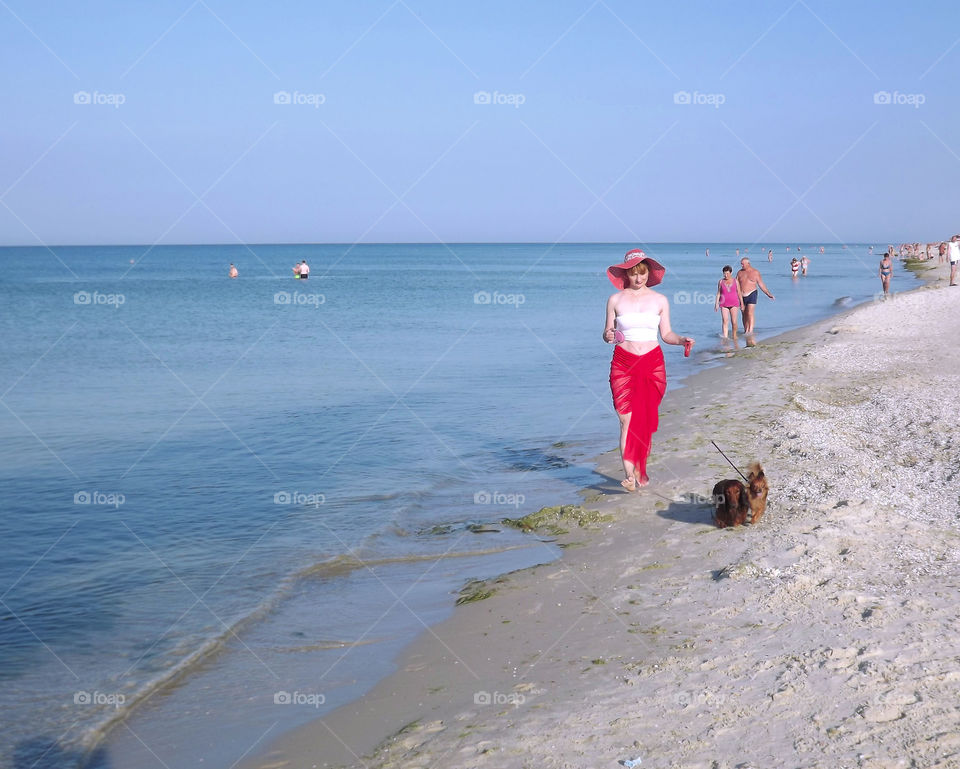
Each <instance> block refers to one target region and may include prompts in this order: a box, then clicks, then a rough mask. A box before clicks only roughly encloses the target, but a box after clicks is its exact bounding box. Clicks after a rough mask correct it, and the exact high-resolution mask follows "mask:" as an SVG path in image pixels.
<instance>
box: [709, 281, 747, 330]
mask: <svg viewBox="0 0 960 769" xmlns="http://www.w3.org/2000/svg"><path fill="white" fill-rule="evenodd" d="M718 310H719V311H720V327H721V329H722V330H723V338H724V339H726V338H727V329H728V327H729V326H730V325H731V321H733V323H732V325H733V338H734V339H736V338H737V324H738V323H739V320H738V318H737V313H736V312H734V310H740V312H743V294H741V293H740V284H739V283H738V282H737V281H735V280H734V279H733V267H731V266H730V265H729V264H727V265H725V266H724V268H723V277H722V278H721V279H720V280H718V281H717V296H716V299H714V301H713V311H714V312H717V311H718Z"/></svg>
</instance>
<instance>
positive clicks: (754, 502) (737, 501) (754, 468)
mask: <svg viewBox="0 0 960 769" xmlns="http://www.w3.org/2000/svg"><path fill="white" fill-rule="evenodd" d="M747 481H748V482H749V488H748V487H747V486H744V485H743V484H742V483H740V481H736V480H729V479H728V480H725V481H720V482H719V483H718V484H717V485H716V486H714V487H713V501H714V504H715V505H716V510H714V513H713V522H714V523H715V524H716V525H717V527H718V528H721V529H725V528H726V527H727V526H742V525H743V524H745V523H751V524H755V523H758V522H759V521H760V518H762V517H763V514H764V512H765V511H766V509H767V494H768V493H769V491H770V487H769V486H768V484H767V477H766V475H764V473H763V467H761V466H760V463H759V462H754V463H753V464H752V465H750V473H749V475H748V476H747Z"/></svg>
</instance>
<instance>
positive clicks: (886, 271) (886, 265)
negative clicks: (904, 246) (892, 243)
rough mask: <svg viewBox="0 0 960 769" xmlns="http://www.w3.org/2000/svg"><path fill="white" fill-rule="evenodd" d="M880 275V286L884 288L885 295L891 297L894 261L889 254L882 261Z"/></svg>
mask: <svg viewBox="0 0 960 769" xmlns="http://www.w3.org/2000/svg"><path fill="white" fill-rule="evenodd" d="M878 274H879V276H880V285H881V286H883V295H884V297H887V296H889V295H890V278H892V277H893V261H891V259H890V254H889V253H887V254H884V255H883V259H881V260H880V269H879V271H878Z"/></svg>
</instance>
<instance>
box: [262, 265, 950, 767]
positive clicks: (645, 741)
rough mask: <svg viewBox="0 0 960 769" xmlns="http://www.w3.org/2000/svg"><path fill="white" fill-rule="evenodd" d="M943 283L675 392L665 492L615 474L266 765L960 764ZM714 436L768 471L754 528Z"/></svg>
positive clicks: (667, 406) (668, 419)
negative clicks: (573, 514)
mask: <svg viewBox="0 0 960 769" xmlns="http://www.w3.org/2000/svg"><path fill="white" fill-rule="evenodd" d="M942 272H943V270H942V268H940V269H939V270H938V273H942ZM935 285H936V287H935V288H932V289H923V290H919V291H916V292H913V293H910V294H905V295H902V296H896V297H894V298H892V299H890V300H888V301H884V302H877V303H874V304H871V305H867V306H864V307H861V308H858V309H856V310H854V311H852V312H851V313H848V314H847V315H846V316H844V317H843V318H841V319H839V320H837V319H834V320H832V321H825V322H822V323H820V324H817V325H815V326H812V327H810V328H809V329H805V330H803V331H801V332H795V333H793V334H790V335H786V337H784V338H782V339H781V340H779V341H778V342H776V343H774V344H769V345H764V346H760V347H757V348H755V349H753V350H751V351H749V352H746V353H741V354H739V355H738V356H737V357H736V359H734V360H733V361H732V363H731V364H730V365H728V366H726V367H724V368H723V369H720V370H716V371H708V372H705V373H703V374H701V375H698V376H697V377H695V378H694V379H693V380H692V382H691V384H690V386H689V387H687V388H684V389H683V390H681V391H677V392H676V393H671V394H670V395H669V396H668V398H667V400H666V401H665V402H664V417H663V419H662V424H661V431H660V433H658V436H657V438H656V439H655V444H654V460H655V461H654V462H653V464H652V466H651V468H650V474H651V477H652V478H654V480H655V483H654V485H653V486H652V487H650V488H649V489H648V490H646V491H644V492H642V493H638V494H632V495H627V494H623V493H620V491H619V486H618V480H619V478H620V476H621V473H620V472H619V471H618V469H617V468H618V464H619V463H618V461H617V458H616V457H615V456H613V455H607V456H606V457H604V459H603V461H602V462H601V465H600V470H601V472H603V473H604V474H606V475H608V476H609V480H608V481H607V482H605V483H604V488H605V489H606V490H607V493H606V494H605V495H603V496H602V497H601V498H600V499H599V500H593V501H588V504H586V506H587V507H588V508H591V509H599V510H601V511H603V512H611V513H614V514H615V515H616V520H615V521H614V522H613V523H609V524H603V525H602V526H601V527H599V528H598V530H597V531H594V532H589V533H588V532H583V531H574V532H571V534H570V535H568V536H567V537H565V539H566V540H567V541H568V542H573V543H577V544H579V545H580V546H577V547H571V548H570V549H568V550H567V551H566V552H565V554H564V557H563V558H562V559H561V561H559V562H555V563H552V564H549V565H547V566H542V567H537V568H535V569H531V570H527V571H524V572H518V573H517V574H513V575H508V576H507V577H505V578H502V580H501V581H499V582H497V583H495V585H494V586H495V587H496V588H497V592H496V593H495V594H494V595H493V596H492V597H491V598H488V599H486V600H484V601H481V602H478V603H474V604H469V605H466V606H464V607H461V608H460V609H458V611H457V612H456V614H455V616H454V617H453V618H452V619H451V620H449V621H448V622H446V623H444V624H442V625H440V626H438V627H436V628H433V629H432V631H431V633H430V634H429V635H428V636H426V637H425V639H424V640H422V641H420V642H418V643H417V644H415V645H414V648H413V649H412V650H411V651H410V652H409V653H408V654H407V655H406V657H405V658H404V660H403V669H402V670H401V671H400V672H399V673H398V674H397V675H395V676H392V677H391V678H389V679H387V680H386V681H384V682H382V683H381V684H380V685H379V686H378V687H377V688H376V689H375V690H374V691H373V692H372V693H371V694H370V695H369V696H368V697H365V698H364V699H363V700H362V701H361V702H359V703H356V704H355V705H351V706H348V707H345V708H342V709H340V710H339V711H336V712H335V713H333V714H331V715H330V716H329V717H328V718H326V719H324V720H323V721H322V722H319V723H315V724H311V725H310V726H309V727H308V728H305V729H303V730H301V731H300V732H299V733H297V734H295V735H292V736H290V737H288V738H285V739H284V740H282V741H281V742H280V743H279V744H278V745H277V746H275V749H274V750H273V751H272V752H271V754H270V756H269V757H268V758H267V759H265V760H262V761H260V762H258V763H257V765H258V766H271V767H288V766H289V767H298V769H300V768H310V767H314V766H339V765H355V766H368V767H403V768H404V769H413V768H414V767H437V768H438V769H440V768H446V767H463V768H464V769H467V768H470V767H495V768H497V769H501V768H504V767H518V768H519V767H538V768H540V767H547V768H550V767H578V768H580V767H583V768H584V769H586V768H587V767H605V766H606V767H616V766H617V761H618V760H619V759H625V758H633V757H636V756H640V757H642V761H643V763H642V766H643V767H684V768H685V769H687V768H689V769H692V768H693V767H703V768H704V769H708V768H715V769H733V768H734V767H741V768H746V767H757V768H758V769H759V768H760V767H823V769H827V768H829V769H836V768H837V767H865V768H868V767H909V766H917V767H934V766H936V767H941V766H942V767H960V699H958V687H957V682H958V681H960V637H958V631H960V623H958V619H960V429H958V428H957V419H958V408H960V349H958V346H957V342H958V339H960V336H958V334H957V331H958V326H960V321H958V318H960V288H958V289H957V291H954V290H953V289H952V288H947V287H945V282H944V281H943V280H942V279H941V280H940V281H939V282H937V283H936V284H935ZM611 429H612V430H613V429H615V424H613V423H612V424H611ZM710 438H715V439H716V440H717V441H718V443H720V445H721V446H723V447H724V449H725V450H726V451H727V453H728V454H729V455H730V456H731V457H732V458H735V459H736V461H738V463H739V464H740V465H741V466H745V465H746V464H747V462H748V461H750V460H752V459H759V460H761V461H762V462H763V464H764V465H765V467H766V470H767V475H768V477H769V479H770V483H771V492H770V502H769V506H768V510H767V514H766V517H765V518H764V519H763V521H762V522H761V523H760V525H759V526H756V527H748V528H740V529H726V530H718V529H716V528H714V527H713V526H711V525H710V523H709V518H710V509H709V506H708V505H705V504H702V503H699V502H698V501H697V499H696V496H695V495H697V494H700V495H709V493H710V491H711V489H712V487H713V484H714V483H715V482H716V481H717V480H720V479H722V478H727V477H734V473H733V470H732V469H730V468H729V466H728V465H726V463H725V462H724V460H723V459H722V458H721V457H720V456H719V455H718V454H717V452H716V451H715V450H714V449H713V447H712V446H710V444H709V439H710ZM612 440H615V438H612ZM658 479H659V480H658ZM484 692H486V693H489V694H490V699H491V700H494V702H493V703H492V704H489V705H487V704H483V702H484V696H483V694H482V693H484ZM497 701H499V704H497ZM411 722H412V723H411ZM405 725H407V728H406V729H404V730H403V731H402V733H400V734H397V735H396V736H395V737H393V738H391V739H389V740H388V741H387V742H386V743H384V744H383V745H381V746H380V748H378V749H376V750H374V746H375V744H376V742H377V740H379V739H381V738H382V737H383V736H385V735H386V734H389V733H393V732H397V731H398V730H399V729H400V728H401V727H403V726H405ZM911 762H913V763H911Z"/></svg>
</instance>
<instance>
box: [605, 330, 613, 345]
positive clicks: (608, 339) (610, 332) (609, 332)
mask: <svg viewBox="0 0 960 769" xmlns="http://www.w3.org/2000/svg"><path fill="white" fill-rule="evenodd" d="M614 338H615V337H614V335H613V329H612V328H606V329H604V330H603V341H604V342H606V343H607V344H610V343H611V342H612V341H613V340H614Z"/></svg>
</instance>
